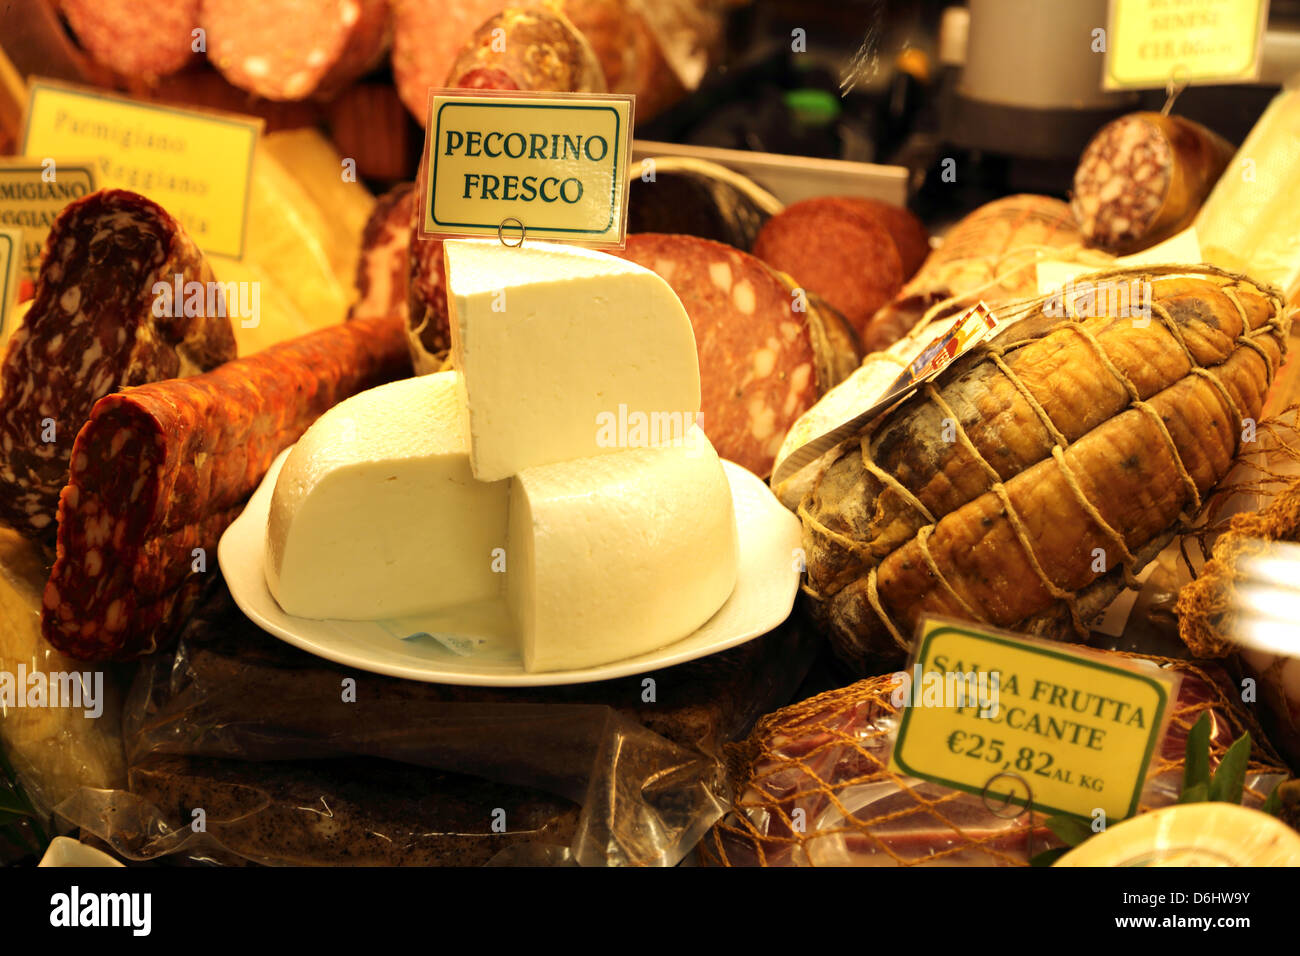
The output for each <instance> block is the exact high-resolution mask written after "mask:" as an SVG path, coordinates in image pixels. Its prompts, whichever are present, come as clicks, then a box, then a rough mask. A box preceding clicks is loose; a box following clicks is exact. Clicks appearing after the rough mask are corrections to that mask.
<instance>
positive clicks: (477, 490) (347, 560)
mask: <svg viewBox="0 0 1300 956" xmlns="http://www.w3.org/2000/svg"><path fill="white" fill-rule="evenodd" d="M458 378H459V375H458V373H456V372H440V373H437V374H435V375H425V376H420V377H418V378H411V379H405V380H403V381H399V382H393V383H391V384H388V385H382V386H380V387H379V388H374V389H370V390H369V391H366V392H363V393H361V394H359V395H355V396H353V397H352V398H349V399H348V400H347V401H344V402H342V403H340V404H339V405H336V406H335V407H334V408H332V409H330V410H329V411H328V412H326V413H325V414H324V415H322V416H321V417H320V418H319V419H318V420H317V421H316V422H315V424H313V425H312V426H311V428H309V429H308V430H307V432H306V434H304V435H303V437H302V439H301V440H300V441H299V442H298V444H297V445H296V446H294V449H293V451H292V452H290V453H289V456H288V458H286V459H285V462H284V466H283V468H282V469H281V471H280V476H279V478H278V480H277V481H276V485H275V492H274V494H273V496H272V499H271V513H270V520H269V523H268V528H267V553H266V580H267V585H268V587H269V588H270V590H271V593H272V594H273V595H274V596H275V599H276V601H278V602H279V604H280V606H281V607H282V608H283V609H284V611H285V612H286V613H288V614H292V615H295V616H298V617H309V618H338V619H342V620H376V619H383V618H391V617H404V616H408V615H413V614H419V613H422V612H425V611H432V610H437V609H440V608H445V607H450V606H453V605H457V604H463V603H468V602H471V601H478V600H483V599H486V598H493V597H499V595H500V594H501V590H502V588H503V583H502V575H501V574H500V573H498V571H497V570H494V569H493V558H494V549H499V548H502V547H503V546H504V545H505V541H506V508H507V504H508V493H509V482H494V483H489V482H480V481H476V480H475V479H474V476H473V474H472V473H471V471H470V465H469V441H468V438H467V436H466V434H465V429H464V412H463V409H462V407H461V404H460V402H461V399H460V391H461V390H460V387H459V385H458ZM497 554H498V555H499V554H500V552H497ZM499 565H500V562H498V567H499Z"/></svg>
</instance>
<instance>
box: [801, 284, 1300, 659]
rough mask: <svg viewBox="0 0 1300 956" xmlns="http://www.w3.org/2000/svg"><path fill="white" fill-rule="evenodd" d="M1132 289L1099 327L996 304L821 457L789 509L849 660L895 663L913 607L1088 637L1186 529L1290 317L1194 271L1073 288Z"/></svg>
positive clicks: (1223, 469)
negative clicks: (978, 330) (994, 317)
mask: <svg viewBox="0 0 1300 956" xmlns="http://www.w3.org/2000/svg"><path fill="white" fill-rule="evenodd" d="M1134 282H1136V283H1144V282H1149V283H1150V308H1149V312H1150V315H1149V317H1147V318H1142V317H1139V316H1130V315H1123V316H1121V315H1112V314H1110V312H1111V311H1124V310H1123V309H1120V308H1112V307H1113V306H1115V303H1114V302H1109V301H1103V300H1106V299H1109V298H1110V297H1108V296H1101V295H1099V296H1097V299H1096V302H1095V304H1096V305H1097V306H1098V308H1097V309H1096V311H1098V312H1101V313H1102V314H1101V315H1097V316H1087V317H1080V316H1078V315H1074V314H1066V315H1063V316H1060V317H1056V316H1053V315H1052V314H1049V313H1051V312H1052V311H1054V310H1053V308H1052V305H1053V303H1054V302H1055V303H1059V302H1060V301H1061V300H1060V299H1059V298H1058V299H1055V300H1053V299H1052V298H1051V297H1047V296H1040V297H1038V298H1035V299H1032V300H1029V301H1028V302H1025V303H1022V304H1019V305H1017V306H1014V307H1010V306H1008V307H1004V308H1003V310H1002V311H1001V312H1000V317H1001V318H1003V319H1004V320H1005V319H1011V320H1013V324H1011V325H1010V326H1009V327H1008V328H1005V329H1004V330H1003V331H1002V332H1001V333H1000V334H998V335H996V336H995V337H994V338H993V339H992V340H990V341H989V342H986V343H983V344H981V345H979V346H977V347H976V348H975V349H973V350H972V351H971V352H970V353H968V354H967V355H965V356H963V357H962V358H960V359H958V360H957V361H956V362H954V363H953V364H952V365H951V366H949V368H947V369H946V370H944V372H943V373H942V374H941V375H940V376H939V377H938V378H937V379H935V380H932V381H931V382H928V383H926V384H924V385H923V386H922V387H921V389H920V390H919V391H918V393H917V394H915V395H914V396H913V397H912V398H910V399H908V400H907V401H906V402H904V403H902V404H901V405H899V406H896V407H895V408H894V409H893V410H891V411H890V412H888V413H886V414H885V415H883V416H881V417H880V418H877V419H875V420H873V422H871V423H870V424H868V425H867V426H865V427H864V428H863V429H862V430H861V431H860V432H859V433H858V434H857V435H856V436H854V437H853V438H850V439H849V440H847V441H845V442H843V443H842V444H841V445H840V446H839V447H838V449H837V451H836V455H835V457H834V458H833V460H832V461H831V462H830V463H829V465H828V466H827V467H826V468H825V470H824V471H823V472H822V474H821V475H820V476H819V478H818V479H817V482H816V484H815V485H814V486H813V490H812V491H811V492H810V493H809V494H808V495H807V496H805V498H804V500H803V501H802V503H801V504H800V506H799V517H800V519H801V520H802V522H803V526H804V549H805V552H806V554H807V570H808V573H807V577H806V579H805V582H804V585H803V590H804V592H805V594H806V595H807V597H808V598H809V599H810V602H811V608H812V611H813V614H814V616H815V617H816V618H817V619H818V621H819V622H820V623H821V625H822V626H823V628H824V629H825V630H826V632H827V634H828V636H829V637H830V640H831V643H832V646H833V647H834V649H835V651H836V653H837V655H838V656H839V657H840V658H841V659H842V660H843V661H844V662H845V663H846V664H847V665H848V666H850V667H851V668H853V669H854V670H855V671H857V672H858V673H864V674H865V673H871V672H872V669H873V667H874V666H875V665H878V664H880V663H882V662H887V661H891V660H896V659H898V658H900V657H902V656H903V655H904V654H906V652H907V651H908V650H909V648H910V640H909V638H910V636H911V633H912V631H913V629H914V627H915V626H916V624H917V622H918V621H919V619H920V618H921V616H922V615H924V614H926V613H932V614H943V615H948V616H952V617H956V618H960V619H963V620H971V621H979V622H984V623H988V624H992V625H995V626H998V627H1005V628H1012V629H1018V630H1021V631H1027V632H1030V633H1035V634H1040V635H1044V636H1050V637H1055V638H1061V639H1071V638H1074V637H1078V638H1082V637H1086V636H1087V633H1088V628H1087V625H1086V622H1087V621H1088V620H1090V619H1091V618H1092V617H1094V616H1095V615H1096V614H1098V613H1100V612H1101V611H1102V609H1103V608H1104V607H1105V606H1106V605H1107V604H1108V603H1109V602H1110V601H1111V600H1112V599H1113V598H1114V597H1115V595H1116V594H1118V593H1119V591H1120V590H1121V589H1122V588H1124V587H1126V586H1130V587H1131V586H1134V585H1135V583H1136V581H1135V574H1136V572H1137V571H1139V570H1140V569H1141V568H1142V567H1143V566H1144V565H1145V564H1146V563H1147V562H1148V561H1150V560H1151V559H1152V558H1153V557H1154V556H1155V555H1156V554H1158V553H1159V552H1160V550H1161V549H1162V548H1163V547H1164V546H1165V545H1166V544H1167V543H1168V542H1169V541H1170V540H1171V539H1172V538H1173V537H1174V535H1175V534H1176V533H1177V532H1178V531H1179V530H1181V529H1182V528H1184V527H1187V526H1189V525H1190V524H1191V521H1192V517H1193V516H1194V515H1195V514H1196V513H1197V512H1198V511H1199V510H1200V508H1201V505H1202V502H1203V500H1204V498H1205V496H1206V494H1207V493H1208V492H1209V491H1210V489H1211V488H1213V487H1214V485H1215V484H1216V482H1218V481H1219V480H1220V479H1222V478H1223V476H1224V475H1225V474H1227V472H1228V470H1229V469H1230V467H1231V465H1232V463H1233V459H1234V456H1235V455H1236V454H1237V452H1238V450H1239V447H1240V441H1241V432H1242V422H1243V420H1244V419H1247V418H1249V419H1258V417H1259V414H1260V410H1261V408H1262V407H1263V403H1264V395H1265V392H1266V391H1267V389H1268V386H1269V384H1270V383H1271V382H1272V379H1273V376H1274V374H1275V372H1276V370H1277V367H1278V365H1279V364H1280V362H1281V358H1282V355H1283V353H1284V350H1285V339H1286V331H1287V328H1288V326H1289V319H1290V315H1289V313H1287V312H1285V311H1284V309H1283V304H1282V300H1281V298H1280V296H1278V294H1277V293H1276V291H1275V290H1273V289H1272V288H1270V287H1267V286H1264V285H1261V284H1258V283H1255V282H1254V281H1252V280H1250V279H1247V278H1245V277H1243V276H1237V275H1233V274H1231V273H1227V272H1224V271H1223V270H1219V269H1216V268H1214V267H1211V266H1164V267H1151V268H1148V269H1128V270H1117V271H1112V272H1105V273H1094V274H1092V275H1090V276H1084V277H1081V278H1080V279H1078V280H1076V288H1078V287H1079V286H1081V285H1082V284H1083V283H1091V285H1092V287H1093V288H1099V289H1100V288H1106V284H1108V283H1134ZM1065 311H1067V312H1068V311H1069V310H1068V308H1067V309H1066V310H1065ZM875 669H876V670H878V669H879V668H878V667H876V668H875Z"/></svg>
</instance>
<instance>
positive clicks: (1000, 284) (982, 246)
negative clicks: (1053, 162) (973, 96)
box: [862, 194, 1111, 352]
mask: <svg viewBox="0 0 1300 956" xmlns="http://www.w3.org/2000/svg"><path fill="white" fill-rule="evenodd" d="M1043 258H1046V259H1060V260H1063V261H1080V262H1089V263H1092V264H1094V265H1096V266H1097V268H1102V266H1103V265H1104V264H1105V263H1107V262H1108V261H1109V260H1110V258H1111V257H1110V256H1109V255H1107V254H1105V253H1102V252H1099V251H1096V250H1091V249H1086V248H1084V245H1083V236H1082V235H1081V234H1080V232H1079V228H1078V226H1077V225H1076V224H1075V221H1074V216H1073V214H1072V213H1071V212H1070V207H1069V206H1067V205H1066V204H1065V203H1063V202H1061V201H1060V200H1059V199H1053V198H1051V197H1050V196H1035V195H1032V194H1023V195H1017V196H1006V197H1004V198H1002V199H996V200H994V201H993V202H990V203H985V204H984V205H983V206H980V207H979V208H978V209H976V210H975V211H974V212H972V213H971V214H970V215H968V216H966V218H964V219H962V220H961V221H960V222H958V223H957V224H956V225H954V226H953V227H952V228H951V229H949V230H948V233H947V234H946V235H945V236H944V238H943V243H942V244H941V245H940V246H939V248H937V249H935V250H934V251H933V252H931V253H930V254H929V255H928V256H927V257H926V259H925V261H924V262H923V263H922V264H921V268H920V269H919V270H918V271H917V273H916V275H914V276H913V277H912V278H911V279H909V280H908V281H907V283H906V284H905V285H904V286H903V288H902V289H900V290H899V292H898V294H897V295H896V296H894V299H893V301H891V302H889V303H887V304H885V305H884V306H882V307H881V308H879V309H877V310H876V314H875V315H873V316H872V317H871V319H870V321H868V323H867V325H866V328H865V329H864V330H863V335H862V345H863V347H864V348H865V349H866V350H867V351H868V352H874V351H878V350H880V349H884V348H888V347H889V346H890V345H891V344H893V343H894V342H896V341H898V340H899V339H900V338H902V337H903V336H905V335H906V334H907V333H908V332H909V331H910V330H911V329H913V328H915V327H916V326H923V325H927V324H929V323H930V322H931V321H933V320H935V319H941V318H943V317H945V316H948V315H951V314H953V313H954V312H957V311H959V310H960V308H961V306H962V305H963V304H966V303H970V304H974V303H975V301H976V300H977V299H980V298H983V299H984V301H985V302H987V303H988V304H989V305H993V306H996V305H998V304H999V303H1001V302H1005V301H1012V300H1018V299H1023V298H1025V297H1026V296H1030V295H1033V294H1034V293H1035V292H1036V291H1037V270H1036V268H1035V266H1036V265H1037V263H1038V261H1039V259H1043Z"/></svg>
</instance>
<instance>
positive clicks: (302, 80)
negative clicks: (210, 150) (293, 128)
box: [199, 0, 391, 100]
mask: <svg viewBox="0 0 1300 956" xmlns="http://www.w3.org/2000/svg"><path fill="white" fill-rule="evenodd" d="M202 2H203V6H202V9H201V10H200V14H199V17H200V21H201V23H202V26H203V28H204V29H205V30H206V31H207V34H208V59H210V60H211V61H212V62H213V64H214V65H215V66H216V68H217V69H218V70H220V71H221V73H222V75H224V76H225V78H226V79H228V80H229V81H230V82H231V83H233V84H234V85H235V86H238V87H239V88H240V89H243V90H248V91H249V92H250V93H256V94H257V95H258V96H264V97H266V98H267V99H269V100H300V99H303V98H304V97H307V96H312V95H315V94H320V95H328V94H330V93H333V92H337V91H338V90H340V89H341V88H342V87H343V86H345V85H346V84H348V83H350V82H351V81H353V80H355V79H356V78H357V77H359V76H361V75H362V74H364V73H366V72H368V71H369V70H371V69H373V68H374V67H375V66H376V65H377V64H378V63H379V61H380V60H381V59H382V58H383V55H384V51H385V50H387V49H388V41H389V39H390V37H391V22H390V19H389V7H388V0H202Z"/></svg>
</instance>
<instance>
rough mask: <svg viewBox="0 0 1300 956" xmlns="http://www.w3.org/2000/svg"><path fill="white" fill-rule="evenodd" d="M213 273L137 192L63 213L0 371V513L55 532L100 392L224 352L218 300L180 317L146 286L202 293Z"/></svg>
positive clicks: (231, 347)
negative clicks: (193, 285) (72, 464)
mask: <svg viewBox="0 0 1300 956" xmlns="http://www.w3.org/2000/svg"><path fill="white" fill-rule="evenodd" d="M212 278H213V276H212V270H211V269H210V268H209V267H208V264H207V262H206V261H205V260H204V258H203V254H202V253H200V252H199V250H198V247H197V246H195V245H194V243H193V242H192V241H191V240H190V238H189V236H188V235H186V234H185V230H183V229H182V228H181V225H180V223H178V222H177V221H176V220H175V219H173V218H172V217H171V216H170V215H168V214H167V212H166V211H165V210H164V209H163V208H162V207H161V206H159V205H158V204H157V203H154V202H152V201H151V200H148V199H145V198H144V197H143V196H140V195H137V194H136V193H132V192H127V191H126V190H121V189H112V190H101V191H100V192H96V193H92V194H91V195H89V196H86V197H84V198H82V199H79V200H77V201H76V202H73V203H70V204H69V205H68V206H67V207H66V208H65V209H64V210H63V212H62V213H61V214H60V215H59V218H58V219H57V220H56V221H55V223H54V225H53V227H52V228H51V229H50V234H49V237H48V238H47V240H46V246H45V255H44V258H43V260H42V262H41V271H40V274H39V275H38V276H37V280H36V295H35V299H34V301H33V303H32V307H31V310H30V311H29V312H28V313H27V317H26V319H25V321H24V322H23V323H22V325H20V326H19V327H18V328H17V330H15V332H14V335H13V338H12V339H11V340H10V342H9V348H8V351H7V352H6V354H5V358H4V365H3V368H2V369H0V521H3V522H5V523H6V524H9V525H11V526H13V527H14V528H15V529H16V530H18V531H20V532H22V533H24V534H27V535H32V536H43V535H48V534H51V533H52V532H53V531H54V515H55V509H56V507H57V505H58V497H59V491H60V489H62V488H63V485H64V484H65V483H66V482H67V478H68V459H69V456H70V455H71V451H72V443H73V439H74V438H76V435H77V430H78V429H80V428H81V426H82V425H83V424H84V423H85V421H86V419H87V417H89V415H90V410H91V407H92V406H93V405H94V404H95V402H97V401H98V400H99V399H100V398H102V397H103V396H105V395H107V394H109V393H110V392H112V391H114V390H115V389H117V388H119V387H124V386H131V385H143V384H145V383H146V382H155V381H158V380H159V379H164V378H177V377H183V376H187V375H194V374H196V373H198V372H203V371H206V370H207V369H210V368H215V367H216V366H218V365H220V364H221V363H222V362H226V361H229V360H230V359H232V358H234V357H235V336H234V332H233V330H232V328H231V325H230V319H229V318H228V317H227V316H226V315H225V311H226V310H225V308H224V306H222V307H220V308H216V309H211V310H210V309H209V308H208V306H209V305H211V304H212V302H211V301H210V300H209V298H208V296H207V295H206V294H205V295H204V296H203V299H204V303H203V306H202V307H201V308H199V307H197V306H196V307H195V308H194V309H192V310H190V311H192V312H202V313H207V312H209V311H212V312H213V313H214V314H191V315H186V314H184V313H185V311H186V308H185V304H184V303H183V302H180V301H178V300H177V299H176V297H175V296H168V297H167V298H166V299H165V300H163V299H160V298H159V296H158V295H156V294H155V292H154V289H155V286H156V285H157V284H158V283H163V284H164V285H165V286H166V287H167V288H168V290H169V292H170V291H171V290H174V289H175V288H176V283H177V282H180V283H181V284H182V285H181V288H182V289H185V287H186V286H187V285H188V283H190V282H198V283H202V284H203V286H202V287H203V289H204V290H208V289H212V288H214V287H212V286H208V285H207V283H209V282H211V281H212ZM168 303H170V307H168ZM177 312H179V313H180V314H175V313H177ZM159 313H161V314H159ZM215 313H219V314H215Z"/></svg>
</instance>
